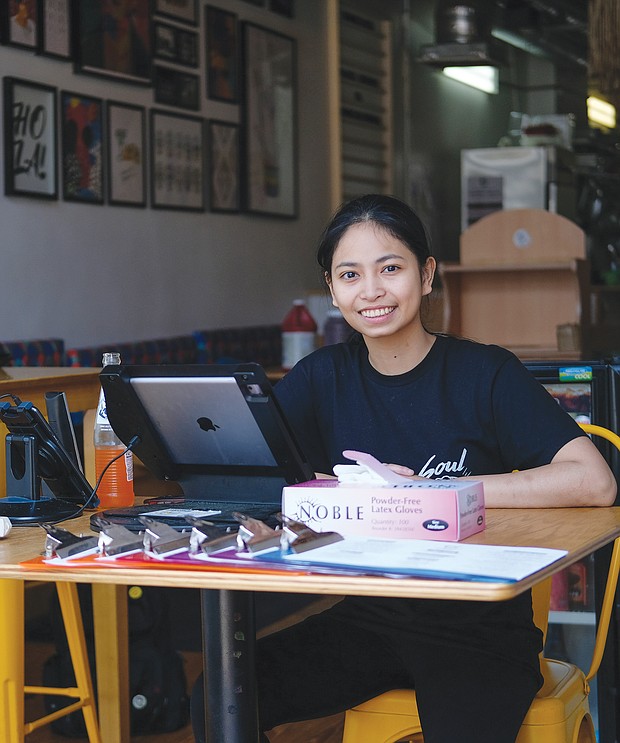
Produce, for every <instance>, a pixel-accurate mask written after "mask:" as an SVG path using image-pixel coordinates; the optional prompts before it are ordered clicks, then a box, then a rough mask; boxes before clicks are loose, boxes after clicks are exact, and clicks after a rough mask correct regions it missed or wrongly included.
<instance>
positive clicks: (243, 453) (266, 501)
mask: <svg viewBox="0 0 620 743" xmlns="http://www.w3.org/2000/svg"><path fill="white" fill-rule="evenodd" d="M100 379H101V384H102V387H103V390H104V392H105V397H106V406H107V412H108V418H109V421H110V423H111V425H112V427H113V428H114V431H115V432H116V434H117V436H118V437H119V438H120V439H121V441H123V442H124V443H125V444H128V443H129V442H130V441H131V440H132V439H135V438H137V439H139V440H138V442H137V443H136V444H135V446H134V447H133V451H134V452H135V454H136V456H137V457H138V458H139V459H140V460H141V462H142V463H143V464H144V465H145V466H146V467H147V468H148V469H149V470H150V471H151V472H152V473H153V474H154V475H155V476H156V477H157V478H159V479H161V480H173V481H176V482H177V483H178V484H179V485H180V486H181V489H182V491H183V497H182V498H177V499H175V498H165V499H163V500H160V501H159V502H157V503H153V504H148V503H146V504H143V505H139V506H134V507H131V508H113V509H108V510H106V511H104V513H103V515H104V517H105V518H106V519H108V520H109V521H111V522H113V523H120V524H122V525H124V526H126V527H127V528H129V529H132V530H139V529H143V528H144V525H143V524H142V523H141V522H140V520H139V517H140V516H141V515H142V516H148V517H149V518H157V519H160V520H162V521H164V522H166V523H168V524H169V525H172V526H174V527H175V528H177V529H187V528H188V522H187V520H186V516H188V515H189V516H196V517H198V518H207V519H208V520H209V521H213V522H214V523H219V524H222V525H234V526H235V527H238V522H237V521H236V520H235V519H234V517H233V515H232V514H233V512H235V511H240V512H244V513H246V512H247V513H249V514H250V515H252V516H255V517H256V518H263V519H264V518H268V517H269V516H270V515H273V514H275V513H277V512H279V510H280V508H281V503H282V488H283V487H284V485H287V484H289V485H290V484H294V483H300V482H305V481H306V480H309V479H312V478H313V477H314V473H313V470H312V468H311V466H310V465H309V463H308V462H307V461H306V459H305V457H304V455H303V453H302V451H301V449H300V447H299V445H298V443H297V441H296V440H295V437H294V435H293V432H292V430H291V428H290V427H289V425H288V423H287V421H286V420H285V418H284V415H283V413H282V410H281V409H280V406H279V405H278V401H277V399H276V397H275V395H274V392H273V389H272V387H271V384H270V383H269V380H268V379H267V376H266V374H265V372H264V370H263V369H262V367H261V366H259V365H258V364H204V365H203V364H187V365H158V366H122V365H121V366H114V365H112V366H106V367H105V368H104V369H103V370H102V372H101V374H100ZM91 522H92V519H91ZM91 525H92V526H93V528H97V524H96V523H95V522H92V524H91Z"/></svg>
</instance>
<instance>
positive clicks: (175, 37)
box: [153, 22, 198, 67]
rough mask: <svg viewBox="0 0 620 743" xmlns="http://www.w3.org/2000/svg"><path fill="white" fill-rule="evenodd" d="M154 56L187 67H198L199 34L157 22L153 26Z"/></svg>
mask: <svg viewBox="0 0 620 743" xmlns="http://www.w3.org/2000/svg"><path fill="white" fill-rule="evenodd" d="M153 56H154V57H155V58H156V59H163V60H165V61H166V62H174V63H175V64H179V65H185V66H186V67H198V34H197V33H196V32H195V31H189V30H188V29H186V28H179V27H178V26H171V25H170V24H168V23H159V22H157V23H155V24H154V25H153Z"/></svg>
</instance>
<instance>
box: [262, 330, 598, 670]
mask: <svg viewBox="0 0 620 743" xmlns="http://www.w3.org/2000/svg"><path fill="white" fill-rule="evenodd" d="M276 394H277V397H278V400H279V402H280V403H281V405H282V407H283V409H284V412H285V414H286V416H287V418H288V420H289V422H290V423H291V425H292V427H293V430H294V431H295V434H296V435H297V437H298V439H299V442H300V444H301V447H302V449H303V450H304V451H305V453H306V456H307V457H308V459H309V461H310V463H311V465H312V466H313V468H314V470H315V471H316V472H325V473H331V471H332V468H333V466H334V465H335V464H339V463H350V461H349V460H347V459H345V458H344V457H343V456H342V451H343V450H344V449H356V450H358V451H364V452H368V453H370V454H372V455H373V456H375V457H376V458H377V459H379V460H380V461H382V462H394V463H397V464H403V465H407V466H408V467H411V468H412V469H413V470H414V471H415V472H416V474H419V475H422V476H425V477H429V478H433V479H436V478H446V477H464V476H475V475H482V474H495V473H503V472H511V471H512V470H515V469H519V470H523V469H528V468H532V467H537V466H540V465H544V464H547V463H549V462H550V461H551V459H552V458H553V456H554V455H555V454H556V453H557V452H558V451H559V450H560V449H561V448H562V446H564V444H566V443H568V442H569V441H571V440H572V439H574V438H576V437H577V436H580V435H583V432H582V431H581V429H580V428H579V427H578V426H577V424H576V423H575V422H574V421H573V420H572V418H571V417H570V416H569V415H568V414H567V413H565V412H564V411H563V410H562V409H561V408H560V407H559V405H558V404H557V402H556V401H555V400H554V399H553V398H552V397H551V395H549V394H548V392H547V391H546V390H545V389H544V388H543V387H542V386H541V385H540V384H539V383H538V382H537V381H536V380H535V379H534V377H533V376H532V375H531V374H530V372H529V371H528V370H527V369H526V368H525V367H524V366H523V364H522V363H521V362H520V361H519V360H518V359H517V358H516V356H514V355H513V354H512V353H510V352H509V351H507V350H505V349H503V348H500V347H498V346H485V345H482V344H478V343H474V342H472V341H468V340H463V339H457V338H452V337H446V336H438V337H437V338H436V340H435V343H434V344H433V346H432V348H431V350H430V351H429V353H428V354H427V356H426V357H425V358H424V359H423V360H422V362H421V363H420V364H418V365H417V366H416V367H415V368H414V369H412V370H411V371H409V372H406V373H405V374H400V375H396V376H385V375H383V374H380V373H379V372H377V371H376V370H375V369H374V368H373V367H372V366H371V365H370V363H369V361H368V352H367V349H366V346H365V344H364V342H363V340H362V339H361V337H360V336H356V337H354V338H353V340H352V341H350V342H348V343H341V344H336V345H332V346H326V347H324V348H321V349H319V350H318V351H315V352H314V353H313V354H310V356H307V357H306V358H304V359H302V360H301V361H300V362H299V363H298V364H297V365H296V366H295V367H294V368H293V369H292V370H291V371H290V372H289V373H288V374H287V375H286V376H285V377H284V378H283V379H282V380H281V381H280V382H279V383H278V385H277V386H276ZM347 607H348V608H347ZM343 610H344V611H349V612H350V614H351V617H352V619H353V621H356V622H358V623H360V624H363V625H365V626H369V627H371V628H373V629H377V628H380V629H381V631H384V632H386V633H387V634H388V635H389V636H390V637H392V638H394V639H395V640H396V641H397V642H403V641H407V639H408V638H410V637H411V635H412V633H413V634H415V635H416V636H417V637H418V638H421V637H424V638H426V639H428V640H431V641H433V640H435V641H441V642H455V643H459V642H463V641H467V642H468V643H469V644H472V643H473V644H475V645H478V646H479V647H480V648H481V650H483V649H484V650H485V651H487V652H488V651H489V650H491V652H497V653H500V654H501V655H508V656H509V657H510V658H511V660H513V661H514V660H515V659H519V658H520V657H521V656H523V657H522V660H523V662H528V661H527V660H526V658H529V659H530V660H531V662H532V663H536V662H537V661H536V658H535V652H536V651H537V649H538V642H539V635H538V632H537V630H535V629H534V628H533V625H532V620H531V602H530V599H529V593H526V594H524V595H522V596H520V597H517V599H515V600H512V601H509V602H494V603H476V602H453V601H450V602H448V601H441V600H439V601H434V600H413V599H412V600H409V599H359V598H358V599H356V598H350V599H348V600H347V604H346V605H345V607H343ZM507 633H508V634H509V637H507ZM519 637H520V638H521V640H519V639H518V638H519ZM507 645H510V647H507Z"/></svg>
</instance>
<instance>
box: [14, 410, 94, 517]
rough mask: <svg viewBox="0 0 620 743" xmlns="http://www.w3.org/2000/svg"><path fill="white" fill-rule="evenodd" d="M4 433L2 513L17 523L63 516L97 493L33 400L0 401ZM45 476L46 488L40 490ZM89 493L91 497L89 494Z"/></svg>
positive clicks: (69, 514)
mask: <svg viewBox="0 0 620 743" xmlns="http://www.w3.org/2000/svg"><path fill="white" fill-rule="evenodd" d="M0 421H2V423H4V425H5V426H6V427H7V428H8V430H9V433H8V434H7V437H6V497H5V498H0V516H8V518H9V519H10V521H11V523H12V524H13V525H16V526H22V525H26V526H27V525H30V524H38V523H51V522H58V521H64V520H65V519H68V518H72V517H73V516H75V515H77V513H78V512H79V511H80V509H81V508H83V507H85V506H87V505H88V506H91V507H93V508H94V507H95V506H97V505H98V502H99V501H98V499H97V498H96V497H95V496H92V487H91V486H90V485H89V483H88V481H87V480H86V478H85V477H84V475H83V473H82V471H81V470H80V469H79V467H78V466H77V464H76V463H75V461H74V460H73V459H72V458H71V456H70V455H69V454H68V453H67V451H66V449H65V447H64V446H63V444H62V442H61V440H60V438H59V437H58V435H57V434H56V433H55V432H54V430H53V429H52V427H51V426H50V425H49V423H48V422H47V420H46V419H45V417H44V416H43V414H42V413H41V412H40V411H39V410H38V409H37V408H36V407H35V406H34V405H33V404H32V403H31V402H22V403H19V404H17V405H11V404H10V403H8V402H3V403H0ZM43 482H44V483H45V484H46V485H47V487H48V488H49V491H50V494H49V495H48V494H46V493H44V492H43V487H42V485H43ZM91 496H92V498H91Z"/></svg>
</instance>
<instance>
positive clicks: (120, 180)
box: [107, 101, 146, 207]
mask: <svg viewBox="0 0 620 743" xmlns="http://www.w3.org/2000/svg"><path fill="white" fill-rule="evenodd" d="M107 113H108V117H107V124H108V125H107V135H108V147H107V151H108V202H109V203H110V204H113V205H119V206H142V207H143V206H146V152H145V143H146V114H145V110H144V108H142V107H141V106H132V105H129V104H127V103H117V102H116V101H108V106H107Z"/></svg>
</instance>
